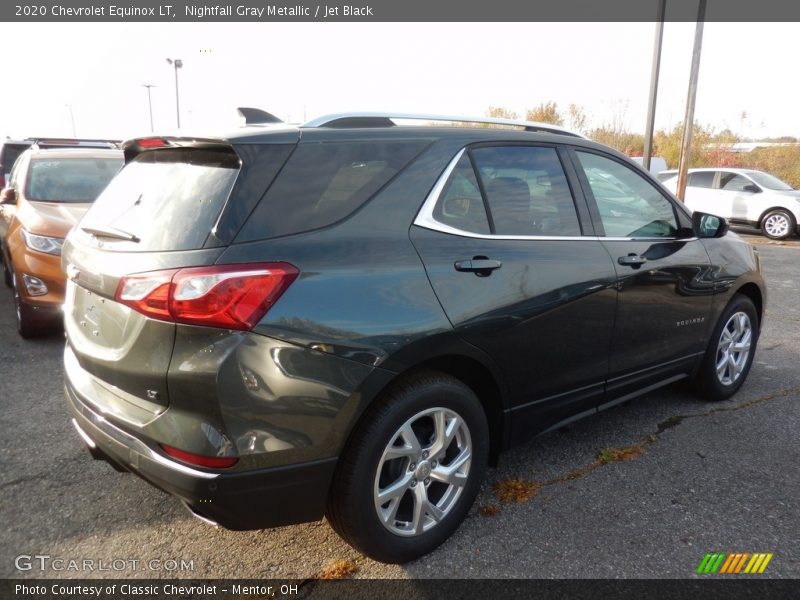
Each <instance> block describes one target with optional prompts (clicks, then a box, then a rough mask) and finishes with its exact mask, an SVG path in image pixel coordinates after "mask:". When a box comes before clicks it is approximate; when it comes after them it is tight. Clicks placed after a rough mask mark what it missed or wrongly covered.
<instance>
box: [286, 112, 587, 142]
mask: <svg viewBox="0 0 800 600" xmlns="http://www.w3.org/2000/svg"><path fill="white" fill-rule="evenodd" d="M395 120H405V121H433V122H445V123H477V124H481V125H505V126H507V127H519V128H522V129H524V130H525V131H539V132H545V133H559V134H562V135H571V136H574V137H579V138H582V137H583V136H582V135H581V134H579V133H575V132H574V131H570V130H569V129H564V128H563V127H559V126H558V125H552V124H550V123H538V122H536V121H518V120H516V119H498V118H494V117H465V116H454V115H427V114H416V113H381V112H354V113H336V114H331V115H325V116H323V117H318V118H316V119H312V120H311V121H308V122H307V123H304V124H303V125H301V127H340V128H350V127H394V126H395V125H397V123H395V122H394V121H395Z"/></svg>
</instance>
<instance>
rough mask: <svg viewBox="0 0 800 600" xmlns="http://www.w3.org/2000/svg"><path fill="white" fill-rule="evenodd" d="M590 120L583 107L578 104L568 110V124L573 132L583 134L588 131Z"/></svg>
mask: <svg viewBox="0 0 800 600" xmlns="http://www.w3.org/2000/svg"><path fill="white" fill-rule="evenodd" d="M588 121H589V119H588V117H587V116H586V112H585V111H584V110H583V107H582V106H578V105H577V104H570V105H569V107H568V108H567V123H569V128H570V129H571V130H572V131H577V132H579V133H583V132H584V131H586V125H587V123H588Z"/></svg>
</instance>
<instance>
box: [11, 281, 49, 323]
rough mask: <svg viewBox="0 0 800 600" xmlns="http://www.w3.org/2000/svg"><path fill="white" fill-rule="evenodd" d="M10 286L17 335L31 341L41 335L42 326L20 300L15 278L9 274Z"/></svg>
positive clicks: (31, 310)
mask: <svg viewBox="0 0 800 600" xmlns="http://www.w3.org/2000/svg"><path fill="white" fill-rule="evenodd" d="M11 284H12V288H13V290H14V312H15V316H16V322H17V333H19V335H20V336H22V337H24V338H25V339H31V338H35V337H39V336H40V335H42V324H41V323H40V322H39V320H38V319H37V318H36V317H35V316H34V310H33V309H32V308H31V307H30V306H28V305H27V304H25V303H24V302H23V301H22V299H21V298H20V294H19V289H18V286H17V278H16V277H15V276H14V273H13V271H12V272H11Z"/></svg>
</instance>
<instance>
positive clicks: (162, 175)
mask: <svg viewBox="0 0 800 600" xmlns="http://www.w3.org/2000/svg"><path fill="white" fill-rule="evenodd" d="M239 168H240V161H239V158H238V157H237V156H236V154H235V153H233V151H231V152H226V151H219V150H205V149H199V148H174V149H173V148H169V149H163V150H155V151H149V152H143V153H142V154H140V155H139V156H137V157H136V158H135V159H134V160H133V161H131V162H130V163H129V164H128V165H127V166H125V168H124V169H122V171H120V173H119V175H117V177H115V178H114V179H113V180H112V182H111V183H110V184H109V186H108V187H107V188H106V189H105V190H104V191H103V193H102V194H101V195H100V197H99V198H98V199H97V201H96V202H95V203H94V205H93V206H92V208H91V209H90V210H89V212H88V213H87V214H86V216H85V217H84V219H83V221H81V223H80V225H79V227H90V228H96V229H108V228H113V229H117V230H120V231H122V232H125V233H128V234H131V235H133V236H135V237H136V238H138V241H136V242H129V241H123V240H114V239H109V240H108V244H107V246H108V247H113V248H115V249H119V250H126V251H141V252H145V251H151V252H158V251H166V250H193V249H197V248H202V247H203V245H204V243H205V241H206V238H207V237H208V235H209V233H210V232H211V228H212V227H213V225H214V223H215V222H216V219H217V217H218V216H219V213H220V211H221V210H222V207H223V205H224V203H225V201H226V199H227V198H228V195H229V194H230V192H231V189H232V188H233V184H234V182H235V181H236V177H237V175H238V173H239ZM103 241H104V243H105V242H106V240H105V239H104V240H103Z"/></svg>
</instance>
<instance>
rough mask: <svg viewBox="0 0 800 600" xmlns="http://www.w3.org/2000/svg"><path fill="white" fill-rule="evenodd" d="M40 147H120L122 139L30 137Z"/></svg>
mask: <svg viewBox="0 0 800 600" xmlns="http://www.w3.org/2000/svg"><path fill="white" fill-rule="evenodd" d="M28 140H29V141H30V142H31V143H33V144H35V145H36V146H38V147H39V148H112V149H113V148H119V147H120V144H121V143H122V140H98V139H85V138H80V139H79V138H28Z"/></svg>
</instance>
